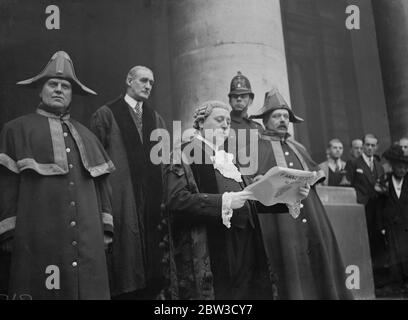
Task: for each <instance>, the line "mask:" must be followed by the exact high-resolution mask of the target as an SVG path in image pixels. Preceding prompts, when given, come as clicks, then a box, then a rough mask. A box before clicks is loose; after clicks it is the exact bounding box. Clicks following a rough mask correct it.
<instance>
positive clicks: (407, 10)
mask: <svg viewBox="0 0 408 320" xmlns="http://www.w3.org/2000/svg"><path fill="white" fill-rule="evenodd" d="M372 4H373V9H374V16H375V24H376V31H377V40H378V50H379V53H380V60H381V69H382V76H383V81H384V91H385V97H386V102H387V112H388V118H389V123H390V131H391V138H392V140H393V141H395V140H397V139H399V138H400V137H402V136H408V1H406V0H375V1H373V2H372Z"/></svg>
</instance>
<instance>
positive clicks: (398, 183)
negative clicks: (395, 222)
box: [392, 175, 404, 199]
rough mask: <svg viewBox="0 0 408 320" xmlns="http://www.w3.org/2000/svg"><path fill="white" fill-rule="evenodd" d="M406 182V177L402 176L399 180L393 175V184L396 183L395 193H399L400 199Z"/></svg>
mask: <svg viewBox="0 0 408 320" xmlns="http://www.w3.org/2000/svg"><path fill="white" fill-rule="evenodd" d="M403 183H404V178H402V179H401V180H400V181H399V182H398V181H397V179H395V177H394V175H393V176H392V184H393V185H394V190H395V193H396V194H397V197H398V199H399V198H400V196H401V190H402V184H403Z"/></svg>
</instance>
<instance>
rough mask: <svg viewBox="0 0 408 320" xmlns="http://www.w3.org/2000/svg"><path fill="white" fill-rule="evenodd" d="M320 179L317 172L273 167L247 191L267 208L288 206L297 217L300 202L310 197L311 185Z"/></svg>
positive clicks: (248, 187) (247, 188)
mask: <svg viewBox="0 0 408 320" xmlns="http://www.w3.org/2000/svg"><path fill="white" fill-rule="evenodd" d="M319 178H320V177H319V176H318V175H317V173H316V172H310V171H302V170H295V169H289V168H282V167H273V168H271V169H270V170H269V171H268V172H267V173H265V175H263V176H261V177H260V178H257V177H256V178H255V179H256V182H254V183H253V184H251V185H249V186H247V187H246V188H245V190H248V191H252V193H253V198H254V199H255V200H258V201H260V202H261V203H262V204H263V205H265V206H272V205H274V204H277V203H285V204H287V205H288V208H289V212H290V213H291V215H292V216H294V217H297V216H298V215H299V212H300V201H301V200H303V199H305V198H306V197H307V196H308V194H309V191H310V185H313V184H314V183H315V182H316V181H317V180H318V179H319ZM255 179H254V180H255Z"/></svg>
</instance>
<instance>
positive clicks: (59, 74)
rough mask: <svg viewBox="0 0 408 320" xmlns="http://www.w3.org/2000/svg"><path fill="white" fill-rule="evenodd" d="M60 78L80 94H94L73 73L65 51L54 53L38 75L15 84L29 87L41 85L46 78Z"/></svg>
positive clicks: (69, 59) (72, 67) (72, 65)
mask: <svg viewBox="0 0 408 320" xmlns="http://www.w3.org/2000/svg"><path fill="white" fill-rule="evenodd" d="M51 78H60V79H65V80H67V81H69V82H70V83H71V85H72V91H73V92H74V93H77V94H80V95H89V94H95V95H96V92H95V91H93V90H91V89H89V88H88V87H86V86H84V85H83V84H82V83H81V82H80V81H79V80H78V78H77V76H76V75H75V71H74V64H73V63H72V60H71V58H70V57H69V55H68V54H67V53H66V52H65V51H58V52H56V53H54V55H53V56H52V57H51V60H50V61H49V62H48V64H47V65H46V66H45V68H44V70H42V71H41V72H40V73H39V74H38V75H36V76H35V77H33V78H30V79H27V80H23V81H19V82H17V84H19V85H26V86H29V87H38V86H41V85H43V83H44V82H45V81H47V79H51Z"/></svg>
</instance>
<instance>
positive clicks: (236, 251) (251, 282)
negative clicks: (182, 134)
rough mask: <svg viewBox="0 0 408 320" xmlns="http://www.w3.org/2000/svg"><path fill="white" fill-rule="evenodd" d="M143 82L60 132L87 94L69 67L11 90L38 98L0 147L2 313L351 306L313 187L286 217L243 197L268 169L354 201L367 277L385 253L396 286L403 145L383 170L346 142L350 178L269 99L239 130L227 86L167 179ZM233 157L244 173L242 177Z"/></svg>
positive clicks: (240, 116) (138, 73)
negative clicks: (111, 304)
mask: <svg viewBox="0 0 408 320" xmlns="http://www.w3.org/2000/svg"><path fill="white" fill-rule="evenodd" d="M154 81H155V79H154V75H153V72H152V71H151V70H150V69H149V68H147V67H144V66H136V67H133V68H132V69H130V71H129V72H128V74H127V77H126V79H125V88H124V92H123V94H121V95H120V96H119V97H118V98H117V99H115V100H113V101H111V102H108V103H106V104H105V105H104V106H102V107H100V108H99V109H98V110H97V111H96V112H95V113H94V114H93V116H92V119H91V123H90V130H89V129H88V128H86V127H85V126H83V125H82V124H80V123H79V122H77V121H75V120H74V119H72V118H71V117H70V110H71V102H72V95H73V94H81V95H92V94H95V92H94V91H93V90H91V89H89V88H88V87H86V86H85V85H83V84H82V83H81V82H80V81H79V80H78V78H77V77H76V75H75V72H74V66H73V62H72V60H71V59H70V57H69V56H68V54H67V53H65V52H63V51H59V52H57V53H55V54H54V55H53V56H52V58H51V60H50V61H49V62H48V64H47V66H46V67H45V68H44V69H43V71H42V72H41V73H40V74H39V75H37V76H35V77H33V78H30V79H28V80H24V81H21V82H19V83H18V84H20V85H24V86H29V87H33V88H37V90H38V91H39V93H40V94H39V96H40V102H39V104H38V105H37V109H36V110H35V112H34V113H32V114H28V115H24V116H21V117H19V118H17V119H14V120H12V121H10V122H8V123H6V124H5V125H4V127H3V128H2V130H1V133H0V294H1V295H2V296H3V297H7V298H10V297H14V298H17V299H19V298H21V299H22V298H27V297H29V298H32V299H110V298H112V299H353V293H352V292H351V290H349V288H347V287H346V284H345V277H346V273H345V266H344V265H343V261H342V257H341V254H340V250H339V247H338V244H337V241H336V237H335V235H334V232H333V229H332V227H331V224H330V222H329V219H328V216H327V213H326V210H325V208H324V206H323V205H322V202H321V201H320V199H319V196H318V194H317V192H316V190H315V185H309V184H307V183H305V184H304V185H300V186H299V187H298V190H297V191H296V192H297V198H298V201H297V202H296V203H279V204H275V205H272V206H265V205H263V204H262V203H260V202H259V201H256V199H255V197H254V194H253V193H252V192H251V191H248V190H246V187H247V186H248V185H250V184H252V183H254V182H256V181H258V180H260V179H262V178H263V176H264V175H265V173H267V172H268V170H269V169H271V168H273V167H275V166H279V167H284V168H291V169H297V170H304V171H316V172H318V177H319V180H318V181H317V183H322V184H324V185H327V186H344V187H354V188H355V189H356V193H357V201H358V202H359V203H362V204H364V205H365V208H366V219H367V226H368V233H369V237H370V246H371V251H372V257H373V261H374V262H375V263H377V262H378V261H380V262H378V263H382V262H381V261H383V260H380V259H378V260H376V257H377V256H378V255H377V251H376V250H377V248H379V247H381V243H385V241H386V242H387V246H384V248H385V247H386V248H388V257H389V259H388V260H387V261H388V262H389V263H390V264H392V267H393V268H391V269H392V275H393V277H394V278H393V279H398V281H401V282H402V283H403V282H404V281H405V280H406V276H405V275H406V273H405V270H406V269H407V268H408V264H407V263H406V259H408V250H405V248H407V249H408V245H407V244H405V243H408V242H407V241H406V240H408V239H406V237H407V236H406V234H407V233H406V232H405V230H407V228H408V225H407V223H408V218H407V217H405V216H404V214H408V213H407V208H408V207H407V203H408V189H407V188H408V182H407V180H405V179H404V176H405V174H406V172H407V171H408V139H406V138H403V139H401V140H400V141H399V142H398V143H397V144H395V145H394V146H392V147H391V148H390V149H388V150H387V151H386V152H385V153H384V155H383V157H384V158H385V159H386V160H387V163H388V167H385V168H384V167H383V165H382V164H381V163H380V161H379V159H378V158H377V155H376V153H375V152H376V149H377V145H378V141H377V138H376V137H375V136H374V135H371V134H367V135H365V136H364V138H363V139H362V140H359V139H356V140H354V141H352V145H351V151H350V159H349V160H348V161H347V162H346V161H344V160H342V155H343V145H342V142H341V141H340V140H339V139H332V140H331V141H330V142H329V147H328V149H327V161H325V162H324V163H322V164H320V165H318V164H317V163H316V162H315V161H313V159H312V158H311V156H310V155H309V153H308V151H307V150H306V148H305V147H304V146H303V145H301V144H300V143H299V142H297V141H296V140H294V139H293V137H291V135H290V133H289V124H290V123H293V124H296V123H300V122H302V121H304V120H303V119H301V118H300V117H298V116H297V115H296V114H295V113H294V112H293V111H292V109H291V107H290V106H289V105H288V104H287V103H286V101H285V99H284V97H283V96H282V95H281V94H280V93H279V91H278V90H277V89H276V88H273V89H272V90H270V91H269V92H267V93H266V94H265V99H264V104H263V106H262V108H260V109H259V110H258V111H257V112H255V114H253V115H252V116H249V115H248V108H249V106H250V105H251V104H252V102H253V99H254V93H253V91H252V88H251V84H250V81H249V79H248V78H247V77H245V76H244V75H243V74H242V73H241V72H238V73H237V75H236V76H234V77H233V78H232V80H231V84H230V90H229V93H228V98H229V104H226V103H224V102H221V101H218V100H211V101H204V102H202V103H201V105H200V106H199V107H198V108H197V109H196V110H195V112H194V114H193V115H192V119H193V122H194V125H193V127H194V129H195V135H194V136H193V137H192V138H191V139H190V140H188V141H183V142H182V144H181V148H180V149H181V152H180V153H176V152H175V153H173V154H172V155H171V157H170V159H169V160H171V161H169V163H162V164H153V162H152V161H151V158H150V154H151V152H152V149H153V148H154V146H155V141H152V140H151V139H150V137H151V134H152V132H153V131H154V130H156V129H165V128H166V126H165V122H164V120H163V119H162V117H161V116H160V115H159V114H158V113H157V112H156V111H155V110H154V108H153V107H152V106H151V105H150V103H149V97H150V94H151V91H152V88H153V85H154ZM253 119H260V120H261V121H262V123H263V126H262V125H261V124H260V123H259V122H257V121H255V120H253ZM238 131H241V132H244V135H243V136H244V137H245V139H240V135H239V134H238V135H235V134H234V133H235V132H238ZM254 134H255V137H256V139H255V140H253V139H252V138H251V137H253V136H254ZM231 141H232V143H231ZM253 141H255V142H254V143H256V147H257V148H256V150H257V152H256V153H253V152H251V150H252V147H253V146H251V143H253ZM240 152H241V153H242V152H244V153H245V154H246V155H248V154H249V157H250V161H249V163H254V162H256V163H257V166H256V170H255V171H254V172H248V171H245V168H246V167H245V166H246V164H244V163H240V161H239V159H241V158H240V157H239V153H240ZM197 159H198V160H199V161H197ZM405 221H406V222H405ZM377 231H379V232H377ZM404 232H405V233H404ZM404 241H405V242H404ZM403 242H404V243H403ZM405 257H406V258H405ZM390 261H391V262H392V263H391V262H390ZM407 271H408V270H407ZM407 275H408V274H407Z"/></svg>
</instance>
